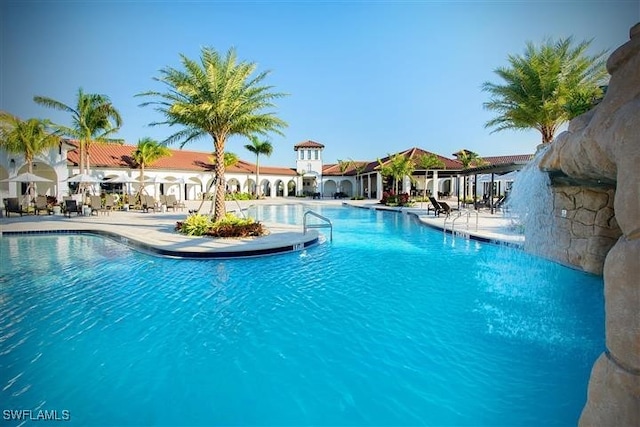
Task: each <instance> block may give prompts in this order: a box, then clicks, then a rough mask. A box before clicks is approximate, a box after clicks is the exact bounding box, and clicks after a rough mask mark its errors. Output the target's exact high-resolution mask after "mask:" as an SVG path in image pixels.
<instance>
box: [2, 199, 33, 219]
mask: <svg viewBox="0 0 640 427" xmlns="http://www.w3.org/2000/svg"><path fill="white" fill-rule="evenodd" d="M12 213H17V214H20V216H22V214H26V213H28V212H27V211H24V210H22V206H20V200H19V199H18V198H17V197H9V198H7V199H4V215H5V216H6V217H7V218H8V217H9V216H10V215H11V214H12Z"/></svg>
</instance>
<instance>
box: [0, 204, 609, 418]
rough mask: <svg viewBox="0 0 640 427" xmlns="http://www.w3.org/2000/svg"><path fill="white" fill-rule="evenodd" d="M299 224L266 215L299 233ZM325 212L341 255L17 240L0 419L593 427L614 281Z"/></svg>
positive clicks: (4, 274) (1, 352) (351, 211)
mask: <svg viewBox="0 0 640 427" xmlns="http://www.w3.org/2000/svg"><path fill="white" fill-rule="evenodd" d="M302 209H303V208H302V207H300V206H296V207H279V208H276V207H259V208H256V209H254V210H253V211H252V212H251V214H252V215H253V216H256V217H258V218H259V219H262V220H265V221H266V220H269V221H271V220H274V219H276V218H277V219H280V220H282V221H285V222H289V223H295V224H301V223H302V212H303V211H302ZM314 210H316V211H317V212H318V213H320V214H322V215H324V216H327V217H329V218H330V219H331V220H332V222H333V224H334V232H333V234H334V236H333V242H329V241H325V242H324V243H322V244H321V245H319V246H316V247H313V248H310V249H308V250H306V251H303V252H295V253H289V254H283V255H275V256H268V257H262V258H251V259H239V260H179V259H165V258H159V257H154V256H150V255H147V254H143V253H139V252H136V251H133V250H130V249H129V248H127V247H126V246H123V245H121V244H120V243H117V242H114V241H112V240H109V239H103V238H100V237H95V236H87V235H81V236H68V235H59V236H58V235H47V236H19V237H12V236H4V237H2V238H1V239H0V250H1V256H2V266H1V268H0V273H1V274H0V402H1V403H2V406H3V407H2V408H0V409H2V410H5V409H31V410H38V409H43V410H57V411H58V412H61V411H63V410H68V411H69V414H70V416H71V424H76V425H151V424H154V425H310V424H313V425H434V426H442V425H474V426H477V425H491V426H493V425H509V426H515V425H517V426H539V425H547V426H548V425H575V424H576V423H577V420H578V417H579V415H580V411H581V409H582V406H583V405H584V402H585V399H586V389H587V382H588V378H589V373H590V369H591V366H592V364H593V362H594V361H595V359H596V358H597V356H598V354H599V353H600V352H601V351H602V350H603V348H604V308H603V307H604V303H603V283H602V279H601V278H599V277H595V276H592V275H587V274H583V273H580V272H577V271H574V270H571V269H568V268H565V267H562V266H560V265H557V264H553V263H550V262H547V261H544V260H542V259H538V258H534V257H531V256H529V255H527V254H525V253H523V252H521V251H519V250H515V249H511V248H508V247H501V246H497V245H490V244H481V243H478V242H474V241H468V240H464V239H460V238H458V239H455V240H453V239H452V238H451V237H450V236H447V237H446V238H445V237H444V236H443V234H442V233H441V232H439V231H436V230H433V229H430V228H428V227H425V226H421V225H419V224H418V223H417V222H416V220H415V219H414V218H413V217H412V216H410V215H405V214H397V213H389V212H380V211H374V210H367V209H357V208H339V207H332V208H331V207H320V206H318V207H314ZM13 425H17V423H13ZM65 425H67V423H65Z"/></svg>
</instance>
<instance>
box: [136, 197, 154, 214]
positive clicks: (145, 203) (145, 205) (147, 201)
mask: <svg viewBox="0 0 640 427" xmlns="http://www.w3.org/2000/svg"><path fill="white" fill-rule="evenodd" d="M140 202H141V203H142V210H143V211H144V212H149V209H153V211H154V212H155V211H156V210H157V203H156V199H154V198H153V197H152V196H144V195H142V194H141V195H140Z"/></svg>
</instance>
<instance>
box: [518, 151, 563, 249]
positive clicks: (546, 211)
mask: <svg viewBox="0 0 640 427" xmlns="http://www.w3.org/2000/svg"><path fill="white" fill-rule="evenodd" d="M547 149H548V147H543V148H541V149H539V150H538V152H537V153H536V155H535V156H534V158H533V159H531V161H530V162H529V163H528V164H527V165H526V166H525V167H524V168H523V169H522V170H521V171H520V172H519V173H518V176H517V178H516V179H515V180H514V182H513V188H512V191H511V194H510V195H509V200H508V202H507V207H508V212H509V215H511V217H512V220H513V222H514V224H516V226H517V227H522V228H523V229H524V235H525V245H524V247H525V250H526V251H528V252H531V253H534V254H536V255H541V256H545V255H549V254H550V253H551V252H552V247H553V244H554V237H553V230H554V227H555V224H554V216H553V193H552V191H551V181H550V179H549V175H548V174H547V173H545V172H543V171H541V170H540V168H539V167H538V164H539V162H540V158H541V157H542V156H543V155H544V153H545V152H546V151H547Z"/></svg>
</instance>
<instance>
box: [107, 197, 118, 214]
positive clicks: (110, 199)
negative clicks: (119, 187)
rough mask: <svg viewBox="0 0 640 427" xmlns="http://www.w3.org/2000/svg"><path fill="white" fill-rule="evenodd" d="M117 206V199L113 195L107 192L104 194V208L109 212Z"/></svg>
mask: <svg viewBox="0 0 640 427" xmlns="http://www.w3.org/2000/svg"><path fill="white" fill-rule="evenodd" d="M115 206H116V201H115V199H114V198H113V195H111V194H107V195H106V196H104V210H105V211H106V212H107V214H109V213H110V212H111V211H112V210H113V209H114V208H115Z"/></svg>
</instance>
